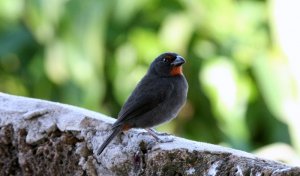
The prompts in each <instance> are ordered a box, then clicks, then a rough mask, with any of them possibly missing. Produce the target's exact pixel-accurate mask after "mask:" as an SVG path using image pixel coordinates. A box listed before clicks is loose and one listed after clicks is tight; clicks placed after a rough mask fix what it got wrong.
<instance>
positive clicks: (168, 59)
mask: <svg viewBox="0 0 300 176" xmlns="http://www.w3.org/2000/svg"><path fill="white" fill-rule="evenodd" d="M162 61H163V62H168V63H171V62H172V61H174V58H173V57H172V56H170V55H167V56H165V57H164V58H163V60H162Z"/></svg>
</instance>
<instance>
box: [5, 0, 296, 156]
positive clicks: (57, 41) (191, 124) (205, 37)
mask: <svg viewBox="0 0 300 176" xmlns="http://www.w3.org/2000/svg"><path fill="white" fill-rule="evenodd" d="M268 9H272V6H271V5H270V3H267V2H265V1H217V0H203V1H196V0H188V1H183V0H176V1H159V0H153V1H150V0H111V1H98V0H89V1H81V0H72V1H65V0H53V1H45V0H32V1H18V0H4V1H0V21H1V22H0V91H2V92H7V93H11V94H16V95H23V96H29V97H36V98H43V99H48V100H54V101H58V102H62V103H68V104H73V105H77V106H81V107H85V108H89V109H92V110H97V111H100V112H102V113H106V114H108V115H111V116H117V113H118V111H119V109H120V107H121V105H122V104H123V103H124V101H125V100H126V98H127V96H128V95H129V94H130V92H131V91H132V89H133V88H134V87H135V85H136V83H137V82H138V81H139V80H140V78H141V77H142V76H143V75H144V74H145V72H146V71H147V68H148V66H149V64H150V63H151V62H152V60H153V58H155V57H156V56H157V55H158V54H160V53H162V52H165V51H173V52H177V53H180V54H181V55H182V56H184V57H185V58H186V59H187V63H186V64H185V66H184V72H185V75H186V77H187V79H188V82H189V85H190V89H189V95H188V101H187V104H186V106H185V107H184V109H183V110H182V112H181V113H180V115H179V117H178V118H177V119H176V120H174V121H172V122H170V123H168V124H165V125H162V126H160V127H159V129H162V130H163V131H169V132H171V133H175V134H177V135H179V136H184V137H186V138H190V139H194V140H199V141H205V142H210V143H216V144H218V143H222V144H224V145H229V146H232V147H235V148H239V149H243V150H248V151H250V150H253V149H257V148H259V147H262V146H265V145H268V144H271V143H275V142H283V143H286V144H288V145H292V146H294V147H295V148H296V149H297V151H298V152H299V153H300V141H299V139H300V132H299V130H297V125H296V123H295V116H297V115H298V116H299V114H300V113H299V110H297V107H298V108H299V107H300V106H298V105H300V79H299V76H297V75H296V73H298V72H293V69H292V68H291V63H292V62H291V58H290V57H284V54H283V52H282V50H281V49H280V47H278V45H276V43H275V42H274V41H276V39H277V36H279V35H281V34H280V33H276V32H275V31H276V30H275V29H276V25H273V23H272V22H273V21H276V19H273V18H270V17H272V13H270V11H268ZM272 19H273V21H272ZM291 107H292V109H291ZM299 109H300V108H299Z"/></svg>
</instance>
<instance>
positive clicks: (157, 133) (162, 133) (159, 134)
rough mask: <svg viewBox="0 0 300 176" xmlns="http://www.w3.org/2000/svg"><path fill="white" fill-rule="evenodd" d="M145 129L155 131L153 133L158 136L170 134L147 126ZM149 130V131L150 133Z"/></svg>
mask: <svg viewBox="0 0 300 176" xmlns="http://www.w3.org/2000/svg"><path fill="white" fill-rule="evenodd" d="M147 131H148V132H149V131H151V132H153V133H155V134H156V135H158V136H169V135H170V134H169V133H165V132H158V131H156V130H155V129H153V128H148V129H147ZM151 132H149V133H151Z"/></svg>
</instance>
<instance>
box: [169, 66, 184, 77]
mask: <svg viewBox="0 0 300 176" xmlns="http://www.w3.org/2000/svg"><path fill="white" fill-rule="evenodd" d="M171 75H172V76H176V75H182V66H177V67H173V68H172V69H171Z"/></svg>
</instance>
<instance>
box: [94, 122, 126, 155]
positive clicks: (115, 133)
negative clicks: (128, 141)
mask: <svg viewBox="0 0 300 176" xmlns="http://www.w3.org/2000/svg"><path fill="white" fill-rule="evenodd" d="M121 129H122V128H120V127H117V128H115V129H113V132H112V133H111V134H110V135H109V136H108V138H107V139H106V140H105V141H104V142H103V144H102V145H101V146H100V148H99V149H98V151H97V155H100V154H101V153H102V152H103V150H104V149H105V147H106V146H107V145H108V144H109V143H110V142H111V141H112V140H113V138H114V137H115V136H116V135H117V134H119V133H120V132H121Z"/></svg>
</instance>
